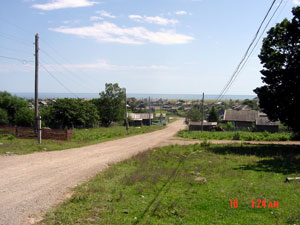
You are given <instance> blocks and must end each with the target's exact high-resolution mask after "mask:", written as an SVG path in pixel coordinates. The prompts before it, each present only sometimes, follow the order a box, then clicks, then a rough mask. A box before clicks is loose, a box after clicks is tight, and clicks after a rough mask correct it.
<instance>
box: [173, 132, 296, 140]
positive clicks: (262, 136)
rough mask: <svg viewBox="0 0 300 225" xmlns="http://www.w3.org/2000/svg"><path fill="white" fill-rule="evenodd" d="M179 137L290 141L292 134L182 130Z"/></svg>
mask: <svg viewBox="0 0 300 225" xmlns="http://www.w3.org/2000/svg"><path fill="white" fill-rule="evenodd" d="M177 136H178V137H182V138H188V139H197V140H242V141H289V140H291V139H292V133H289V132H280V133H269V132H267V131H264V132H250V131H203V132H201V131H188V130H181V131H179V132H178V133H177Z"/></svg>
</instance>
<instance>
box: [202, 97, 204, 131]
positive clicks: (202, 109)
mask: <svg viewBox="0 0 300 225" xmlns="http://www.w3.org/2000/svg"><path fill="white" fill-rule="evenodd" d="M203 122H204V92H203V94H202V120H201V132H202V131H203Z"/></svg>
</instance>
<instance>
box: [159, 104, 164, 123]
mask: <svg viewBox="0 0 300 225" xmlns="http://www.w3.org/2000/svg"><path fill="white" fill-rule="evenodd" d="M161 105H162V99H160V104H159V110H160V124H161V125H163V124H162V118H161V117H162V114H161Z"/></svg>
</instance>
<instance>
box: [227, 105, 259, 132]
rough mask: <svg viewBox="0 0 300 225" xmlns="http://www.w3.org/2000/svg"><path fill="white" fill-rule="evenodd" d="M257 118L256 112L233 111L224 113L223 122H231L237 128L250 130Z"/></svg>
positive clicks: (229, 110)
mask: <svg viewBox="0 0 300 225" xmlns="http://www.w3.org/2000/svg"><path fill="white" fill-rule="evenodd" d="M256 118H258V111H256V110H233V109H228V110H225V112H224V117H223V120H222V121H223V122H231V123H232V124H233V125H234V126H235V127H237V128H251V127H252V126H253V125H254V124H255V121H256Z"/></svg>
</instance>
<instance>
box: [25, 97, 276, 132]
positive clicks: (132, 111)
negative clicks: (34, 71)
mask: <svg viewBox="0 0 300 225" xmlns="http://www.w3.org/2000/svg"><path fill="white" fill-rule="evenodd" d="M28 101H29V103H30V106H31V107H32V108H34V101H33V99H28ZM55 101H56V99H41V100H40V101H39V105H40V107H43V106H47V105H49V104H51V103H54V102H55ZM82 101H90V99H82ZM149 105H150V106H149ZM212 107H214V109H215V111H216V113H217V117H218V119H217V121H209V120H207V118H208V115H209V113H210V110H211V109H212ZM202 108H203V114H204V117H203V121H202V120H198V121H193V120H190V119H188V118H187V115H188V114H189V112H190V111H191V110H192V109H198V110H199V113H200V114H201V115H202ZM174 116H179V117H186V118H187V119H186V123H187V125H188V126H189V130H190V131H194V130H204V131H210V130H224V129H223V128H224V127H226V128H227V129H226V130H230V129H231V130H247V131H268V132H278V130H279V125H280V122H279V121H271V120H270V119H269V118H268V117H267V115H266V114H265V113H263V112H261V111H260V109H259V103H258V99H257V98H254V99H252V100H250V99H245V100H224V101H218V102H216V101H214V100H207V101H204V102H203V105H202V103H201V101H200V100H168V99H150V104H149V99H136V98H127V118H128V119H129V124H130V126H142V125H150V123H151V124H157V123H163V124H166V123H167V122H168V121H169V120H170V119H172V118H173V117H174ZM201 117H202V116H201Z"/></svg>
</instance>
